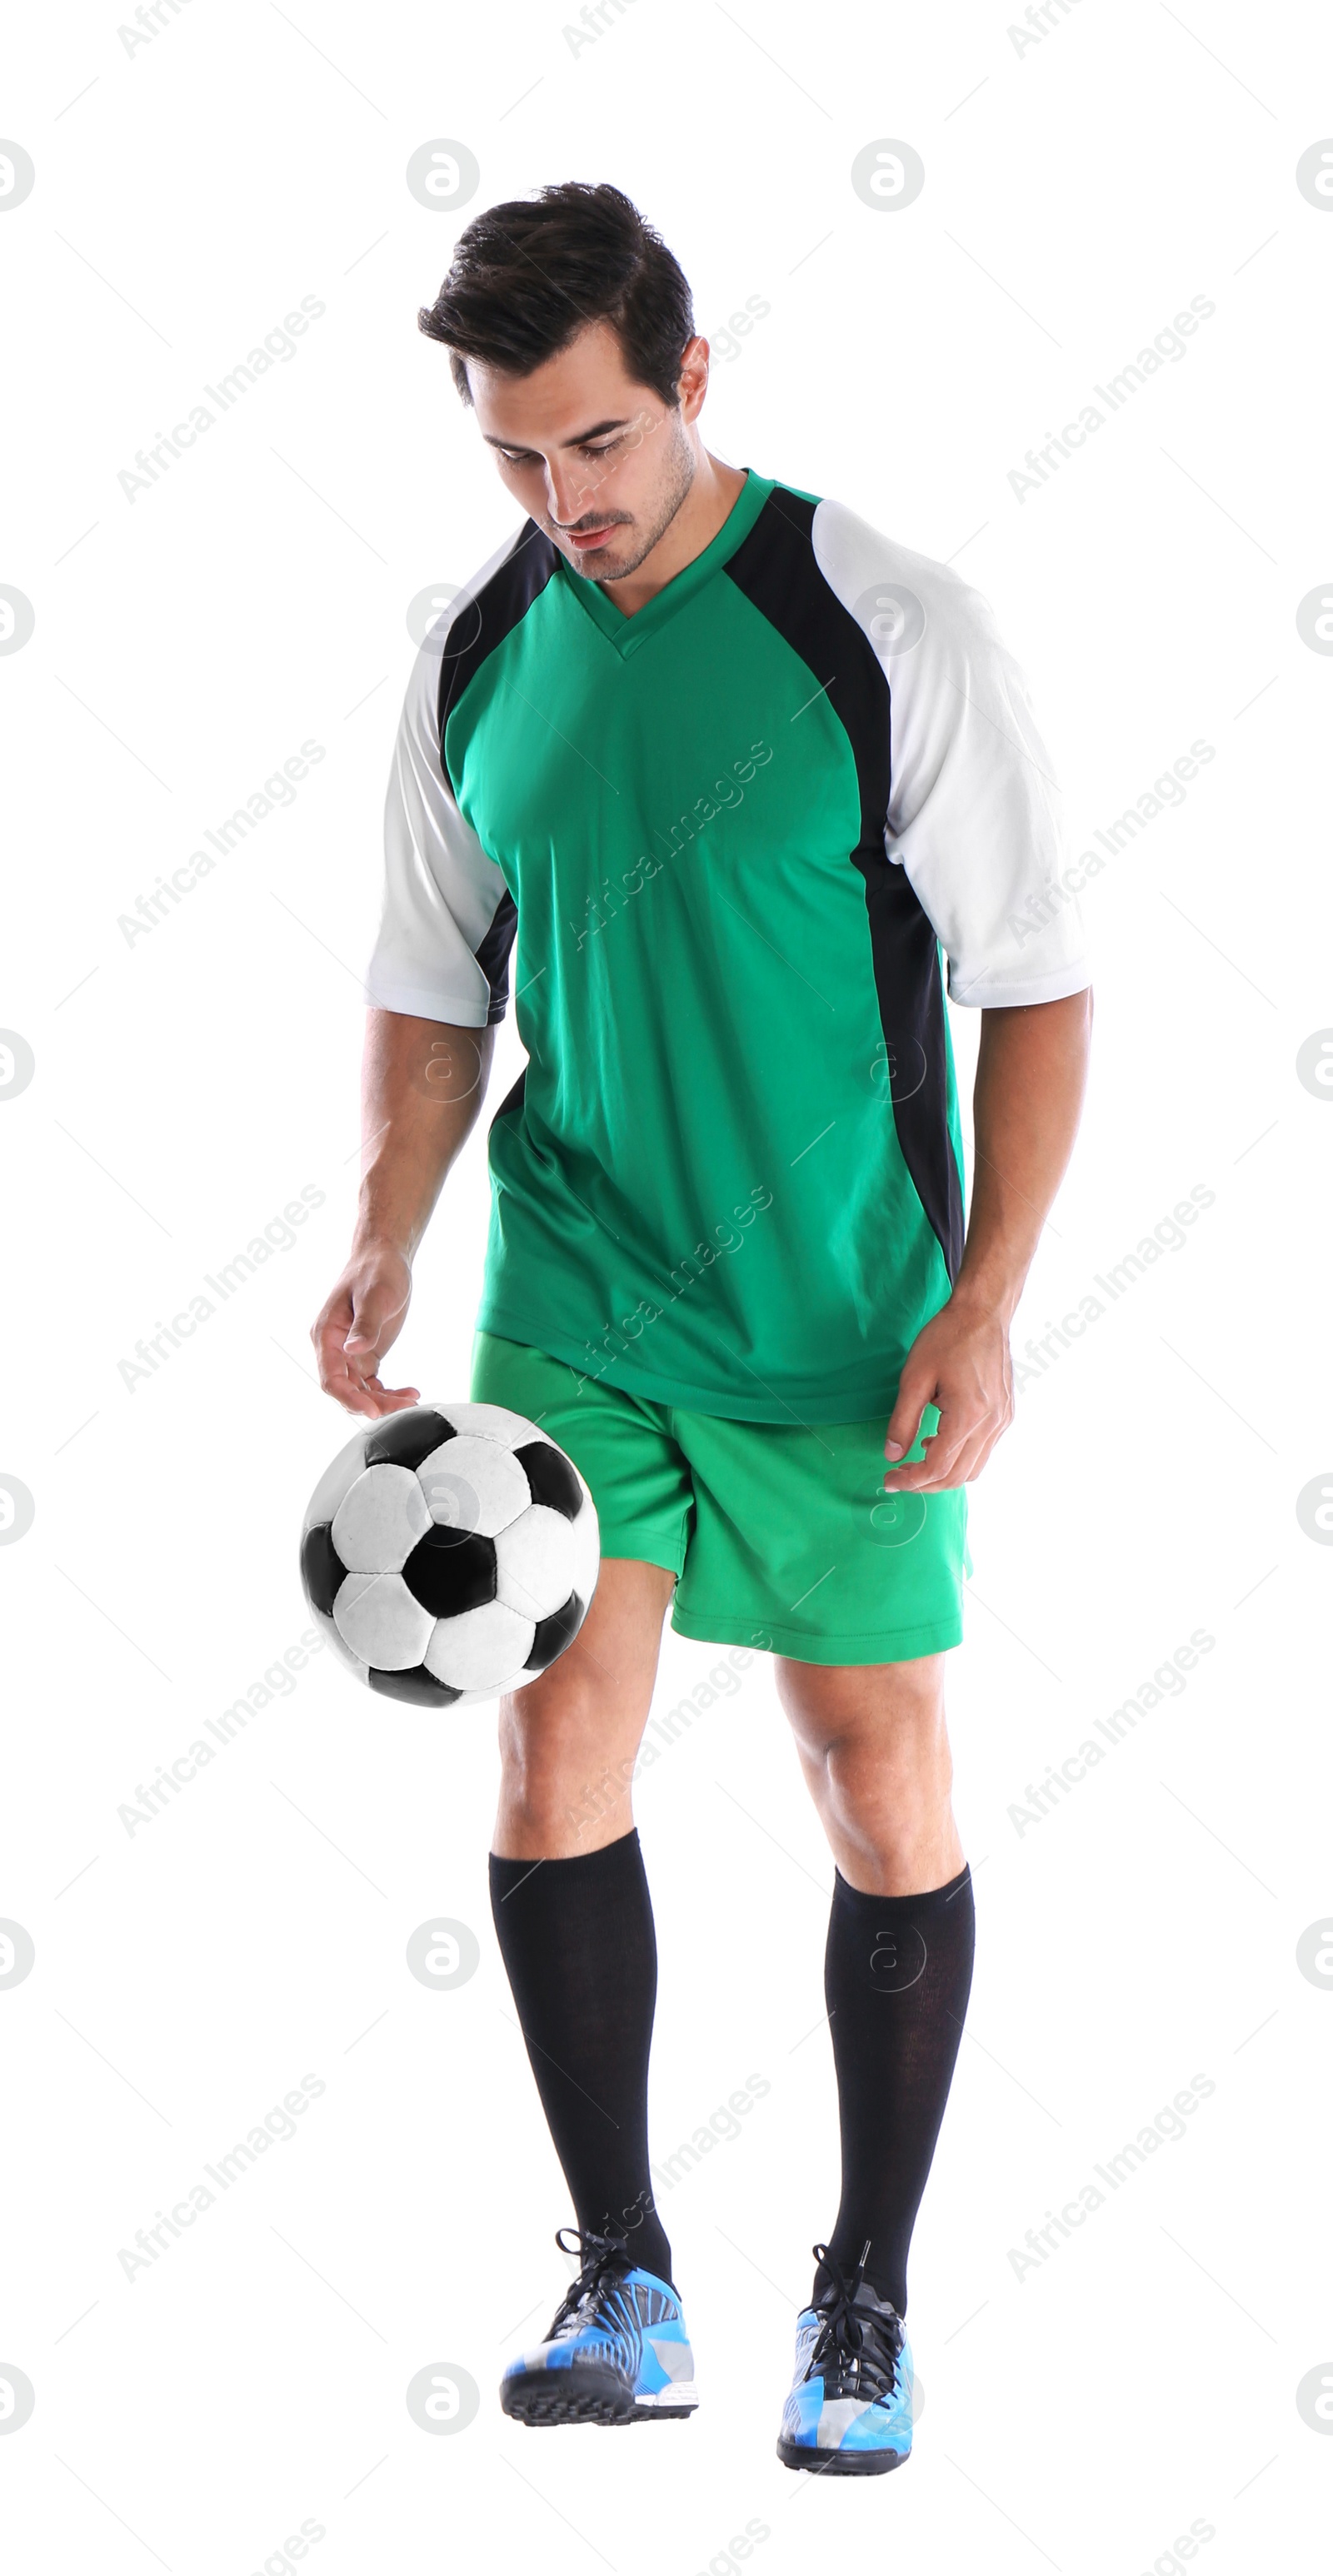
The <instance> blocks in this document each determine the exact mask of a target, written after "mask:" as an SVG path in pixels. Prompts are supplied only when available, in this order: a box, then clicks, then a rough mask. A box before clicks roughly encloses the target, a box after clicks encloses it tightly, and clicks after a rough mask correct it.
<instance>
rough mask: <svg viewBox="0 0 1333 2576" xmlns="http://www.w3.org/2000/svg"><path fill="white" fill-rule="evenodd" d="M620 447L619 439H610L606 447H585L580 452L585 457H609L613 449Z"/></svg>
mask: <svg viewBox="0 0 1333 2576" xmlns="http://www.w3.org/2000/svg"><path fill="white" fill-rule="evenodd" d="M619 445H620V441H619V439H618V438H608V440H607V442H606V445H605V447H585V448H582V449H581V450H580V453H581V454H582V455H584V456H609V455H610V454H611V451H612V449H613V448H615V447H619Z"/></svg>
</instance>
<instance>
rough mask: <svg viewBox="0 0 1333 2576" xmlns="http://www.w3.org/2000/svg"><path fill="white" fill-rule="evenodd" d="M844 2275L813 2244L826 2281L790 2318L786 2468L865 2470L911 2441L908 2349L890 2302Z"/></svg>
mask: <svg viewBox="0 0 1333 2576" xmlns="http://www.w3.org/2000/svg"><path fill="white" fill-rule="evenodd" d="M869 2251H870V2248H869V2246H868V2245H867V2246H866V2248H865V2252H864V2253H863V2254H862V2256H861V2260H860V2263H859V2264H858V2265H857V2268H856V2273H855V2276H854V2278H853V2279H852V2281H851V2282H850V2283H849V2282H848V2281H847V2279H846V2276H845V2274H844V2273H843V2270H842V2267H841V2265H840V2264H838V2263H836V2262H835V2261H834V2259H833V2257H832V2255H831V2254H830V2253H829V2250H828V2247H827V2245H816V2246H815V2248H814V2254H815V2259H816V2261H817V2262H819V2263H821V2264H822V2265H823V2268H824V2277H825V2281H826V2283H827V2284H828V2287H827V2288H826V2290H825V2294H824V2296H823V2297H822V2298H821V2299H820V2300H819V2301H818V2303H817V2305H815V2306H813V2307H809V2308H803V2309H802V2311H801V2314H800V2316H799V2317H798V2319H797V2321H796V2375H795V2378H794V2379H793V2381H792V2385H791V2394H790V2396H789V2397H788V2399H787V2403H786V2406H785V2408H784V2409H783V2416H782V2431H781V2433H780V2434H779V2436H778V2458H779V2459H780V2460H781V2461H782V2463H783V2466H784V2467H785V2468H788V2469H821V2470H827V2472H828V2474H829V2476H830V2477H835V2478H838V2477H843V2478H873V2477H880V2476H882V2475H883V2473H884V2471H885V2470H886V2469H896V2468H897V2467H898V2466H899V2465H900V2463H901V2462H902V2461H903V2460H905V2459H906V2458H907V2455H908V2453H909V2451H910V2450H911V2448H912V2351H911V2346H910V2344H909V2343H908V2340H907V2330H906V2328H905V2326H904V2324H903V2321H902V2318H901V2317H900V2316H899V2314H898V2311H897V2309H896V2308H894V2307H891V2306H890V2304H889V2301H888V2300H887V2299H881V2298H880V2297H879V2296H878V2294H877V2292H876V2291H875V2290H873V2289H872V2288H871V2285H870V2283H869V2281H867V2280H865V2279H864V2278H863V2277H862V2276H863V2273H864V2270H865V2261H866V2255H867V2254H868V2253H869Z"/></svg>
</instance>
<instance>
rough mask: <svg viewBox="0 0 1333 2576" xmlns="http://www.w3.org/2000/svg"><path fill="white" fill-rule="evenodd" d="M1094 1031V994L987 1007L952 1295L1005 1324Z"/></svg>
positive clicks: (1072, 1126)
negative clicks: (970, 1173)
mask: <svg viewBox="0 0 1333 2576" xmlns="http://www.w3.org/2000/svg"><path fill="white" fill-rule="evenodd" d="M1091 1033H1092V994H1091V992H1090V991H1089V992H1085V993H1072V994H1070V996H1069V997H1068V999H1067V1000H1064V1001H1059V1002H1037V1003H1034V1004H1032V1005H1031V1006H1030V1007H1029V1008H1027V1009H1018V1010H1007V1011H1000V1010H993V1011H985V1012H983V1014H982V1023H981V1047H980V1052H979V1054H978V1058H977V1078H976V1087H975V1090H974V1093H973V1129H974V1153H973V1166H974V1177H973V1184H972V1210H971V1215H970V1217H969V1220H968V1228H967V1242H966V1245H965V1247H964V1252H963V1259H962V1263H961V1265H960V1268H959V1273H958V1278H957V1280H956V1282H955V1285H954V1292H953V1293H954V1301H955V1302H957V1303H959V1304H963V1305H970V1306H976V1307H977V1308H978V1309H985V1310H988V1311H989V1312H991V1313H993V1314H995V1315H997V1316H998V1317H999V1318H1000V1319H1001V1320H1002V1321H1003V1322H1004V1323H1005V1324H1006V1325H1008V1323H1009V1322H1010V1320H1011V1318H1012V1316H1013V1313H1014V1309H1015V1307H1016V1306H1017V1304H1018V1300H1019V1297H1020V1295H1021V1293H1022V1288H1023V1282H1024V1280H1025V1279H1026V1277H1027V1274H1028V1269H1029V1266H1030V1264H1031V1261H1032V1256H1033V1254H1034V1253H1035V1251H1036V1249H1037V1244H1038V1241H1039V1239H1040V1236H1041V1230H1042V1227H1043V1225H1044V1224H1045V1222H1046V1216H1047V1212H1048V1210H1049V1208H1050V1206H1051V1203H1052V1201H1053V1199H1054V1197H1055V1194H1056V1191H1057V1190H1058V1188H1059V1186H1060V1183H1061V1180H1062V1179H1063V1177H1064V1173H1065V1168H1066V1166H1067V1164H1068V1161H1069V1157H1070V1153H1071V1152H1072V1150H1073V1144H1074V1138H1075V1135H1076V1134H1077V1132H1078V1122H1079V1115H1080V1111H1081V1109H1082V1105H1083V1092H1084V1086H1085V1083H1086V1080H1087V1067H1088V1049H1089V1043H1090V1039H1091Z"/></svg>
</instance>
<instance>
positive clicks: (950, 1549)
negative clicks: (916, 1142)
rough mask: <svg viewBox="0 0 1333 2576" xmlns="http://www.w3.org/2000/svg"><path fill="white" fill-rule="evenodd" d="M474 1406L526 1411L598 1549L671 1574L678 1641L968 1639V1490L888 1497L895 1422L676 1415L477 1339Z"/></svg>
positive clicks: (800, 1652) (909, 1650)
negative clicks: (567, 1464) (585, 1495)
mask: <svg viewBox="0 0 1333 2576" xmlns="http://www.w3.org/2000/svg"><path fill="white" fill-rule="evenodd" d="M472 1400H473V1402H474V1403H477V1404H503V1405H507V1406H508V1407H509V1409H510V1411H511V1412H514V1413H523V1414H526V1415H527V1418H528V1420H529V1421H530V1422H538V1423H540V1425H541V1427H542V1430H543V1431H545V1432H546V1433H547V1434H548V1436H549V1437H550V1438H551V1439H552V1440H555V1441H558V1442H559V1445H560V1447H561V1448H562V1449H565V1450H567V1451H568V1453H569V1455H570V1457H571V1458H572V1459H573V1460H574V1463H575V1465H576V1467H577V1468H578V1469H579V1472H580V1474H581V1475H582V1476H583V1477H584V1479H585V1481H586V1483H587V1485H588V1487H589V1490H590V1491H591V1494H592V1498H593V1501H594V1502H595V1504H596V1506H597V1517H598V1521H599V1523H600V1527H601V1542H602V1554H603V1556H631V1557H639V1558H642V1559H644V1560H645V1561H646V1562H647V1563H648V1564H650V1565H663V1566H665V1567H666V1568H667V1569H668V1571H669V1572H670V1573H672V1574H674V1575H675V1576H676V1577H677V1583H676V1591H675V1597H674V1601H673V1604H672V1611H671V1624H672V1627H673V1628H676V1629H678V1630H679V1632H680V1634H681V1636H683V1637H699V1638H704V1639H706V1640H708V1641H709V1642H710V1643H716V1644H720V1645H728V1646H752V1647H754V1648H756V1649H757V1650H758V1651H759V1652H761V1653H763V1652H767V1653H769V1654H775V1655H791V1656H793V1657H794V1658H795V1659H796V1661H797V1662H799V1663H806V1664H892V1663H905V1662H907V1661H909V1660H910V1659H911V1657H913V1656H915V1655H934V1654H938V1653H940V1652H941V1651H942V1650H943V1649H944V1648H945V1647H948V1646H956V1645H958V1644H959V1643H960V1641H961V1639H962V1634H963V1619H962V1587H963V1576H964V1574H965V1573H966V1574H970V1573H971V1571H972V1564H971V1559H970V1557H969V1555H968V1552H967V1490H966V1487H964V1486H959V1487H958V1488H957V1489H956V1490H955V1491H952V1492H950V1493H943V1494H913V1493H907V1494H893V1493H887V1492H885V1490H884V1482H883V1480H884V1472H885V1464H886V1462H885V1457H884V1435H885V1432H886V1430H887V1428H888V1423H887V1417H886V1416H885V1415H882V1414H876V1415H875V1417H874V1419H873V1420H872V1421H869V1422H837V1423H827V1422H821V1423H817V1424H815V1425H814V1426H813V1427H812V1428H810V1429H804V1428H802V1427H800V1426H799V1425H788V1424H786V1423H782V1422H732V1421H728V1420H725V1419H724V1418H722V1417H721V1416H719V1415H717V1414H711V1413H684V1412H681V1411H679V1410H678V1409H677V1407H676V1406H675V1405H670V1404H651V1403H648V1402H646V1401H645V1400H644V1399H643V1398H641V1397H639V1396H636V1395H628V1394H626V1392H625V1390H624V1389H623V1388H622V1387H614V1386H607V1385H605V1384H604V1383H603V1384H596V1385H594V1384H592V1383H590V1382H589V1380H587V1379H586V1378H584V1379H582V1380H580V1377H579V1373H578V1371H577V1370H575V1369H572V1368H570V1367H569V1366H568V1364H567V1363H566V1362H565V1361H564V1360H557V1359H552V1358H551V1357H550V1356H549V1355H548V1354H547V1353H546V1352H545V1351H538V1350H533V1349H531V1348H530V1347H529V1346H528V1345H527V1344H526V1343H522V1342H509V1341H503V1340H501V1339H500V1338H499V1337H498V1336H497V1335H496V1334H494V1333H482V1332H479V1333H478V1334H477V1336H476V1341H475V1344H474V1347H473V1356H472ZM932 1413H933V1408H930V1409H928V1411H927V1414H926V1420H925V1427H926V1429H927V1430H930V1429H933V1428H934V1422H935V1421H938V1419H939V1417H938V1415H937V1414H936V1415H934V1420H932ZM909 1454H910V1455H911V1456H912V1457H913V1458H919V1457H920V1456H921V1455H922V1451H921V1448H920V1446H919V1445H918V1446H917V1447H916V1448H915V1449H913V1450H912V1451H911V1452H910V1453H909Z"/></svg>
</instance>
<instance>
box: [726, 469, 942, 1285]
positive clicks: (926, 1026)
mask: <svg viewBox="0 0 1333 2576" xmlns="http://www.w3.org/2000/svg"><path fill="white" fill-rule="evenodd" d="M815 508H816V504H815V503H814V502H813V501H807V500H802V498H801V497H800V495H799V494H798V493H795V492H789V491H787V490H786V489H785V487H784V486H783V485H781V484H779V485H777V486H776V488H775V489H774V490H773V491H772V492H771V493H770V495H769V497H768V499H767V501H766V502H765V504H764V507H763V509H762V510H761V511H760V513H759V516H758V518H757V519H756V521H755V523H754V526H753V527H752V529H751V530H750V533H749V535H748V537H746V538H744V539H743V540H742V542H741V544H740V545H739V546H738V547H737V549H736V552H735V553H734V555H732V556H730V557H729V558H728V560H727V562H726V563H725V564H724V565H723V567H722V569H723V571H724V572H725V573H726V575H727V578H728V580H730V581H734V582H735V584H736V586H737V589H738V590H741V591H743V592H744V594H745V597H746V598H747V599H748V600H750V601H751V602H752V604H753V606H754V607H755V608H757V609H758V610H759V612H760V614H761V615H762V616H764V617H766V618H767V619H768V620H769V623H770V625H772V626H775V627H776V628H777V631H778V633H779V634H780V635H781V636H782V637H783V638H784V639H785V641H786V642H787V643H788V644H790V646H791V648H792V650H793V652H795V653H799V654H800V657H801V659H802V661H803V662H804V663H805V664H806V665H807V667H808V668H809V670H810V671H811V672H812V673H813V675H814V678H815V681H816V684H817V685H818V687H819V688H821V689H822V690H823V691H824V694H825V695H826V697H827V698H828V701H829V704H830V706H831V707H832V709H833V712H834V714H835V715H836V716H837V717H838V718H839V719H840V721H841V723H842V725H843V727H844V728H845V730H846V734H847V738H848V741H849V742H850V744H851V747H852V753H853V756H854V758H855V761H856V775H857V782H858V785H859V787H860V793H861V837H860V839H859V841H858V842H857V845H856V848H855V849H854V850H852V851H849V853H848V855H849V857H850V858H851V860H852V863H853V865H854V866H855V867H857V868H858V869H859V870H860V873H861V875H862V877H863V878H864V880H865V889H866V913H867V916H868V919H869V924H870V950H871V958H872V962H873V967H874V976H875V991H876V994H877V996H878V1000H879V1016H880V1024H881V1026H882V1028H883V1031H884V1038H885V1044H886V1046H887V1048H888V1055H889V1066H890V1069H891V1090H892V1072H893V1069H894V1068H896V1067H897V1066H898V1065H899V1064H902V1065H903V1066H904V1067H908V1066H910V1067H911V1068H912V1069H913V1071H915V1068H916V1067H917V1066H918V1065H919V1064H921V1063H924V1067H925V1074H924V1079H923V1080H922V1081H921V1082H920V1083H919V1084H918V1085H916V1087H915V1088H913V1089H912V1091H911V1092H910V1094H909V1095H908V1096H905V1097H904V1098H902V1099H897V1098H894V1100H893V1115H894V1120H895V1123H896V1126H897V1131H898V1142H899V1144H900V1145H901V1147H902V1153H903V1160H904V1162H905V1163H906V1165H907V1168H908V1171H909V1172H910V1173H911V1176H912V1181H913V1184H914V1186H915V1189H916V1192H917V1196H918V1197H919V1199H920V1201H921V1204H922V1206H923V1208H924V1209H925V1212H926V1215H927V1217H928V1218H929V1220H930V1223H931V1226H932V1227H933V1229H934V1232H935V1234H936V1236H937V1238H938V1241H939V1245H940V1249H941V1251H942V1252H943V1254H944V1259H945V1265H946V1267H947V1270H948V1274H949V1279H950V1282H951V1283H952V1281H953V1280H954V1279H955V1278H956V1277H957V1275H958V1266H959V1263H960V1261H961V1260H962V1256H963V1201H962V1188H961V1185H960V1182H959V1178H958V1165H957V1162H956V1160H955V1158H954V1152H953V1147H952V1144H951V1141H950V1137H949V1122H948V1073H947V1057H946V1053H945V1028H944V996H943V992H942V990H941V986H940V971H939V951H938V943H937V940H936V936H935V931H934V928H933V926H932V924H931V922H930V920H929V918H928V916H927V914H926V913H925V912H924V910H923V909H922V906H921V904H920V903H919V902H918V900H917V897H916V894H915V891H914V889H913V886H912V882H911V879H910V877H909V876H908V874H907V870H906V868H903V867H895V865H894V864H893V862H892V860H890V859H889V858H888V857H887V856H886V853H885V849H884V825H885V819H886V817H887V814H888V810H889V788H890V780H891V765H890V762H891V755H890V739H891V736H890V715H891V708H890V692H889V684H888V681H887V680H886V678H885V676H884V672H883V669H882V667H881V665H880V663H879V660H878V658H877V656H876V654H875V652H874V650H873V648H872V646H871V644H870V642H869V640H868V638H867V637H866V636H865V635H864V634H863V633H862V630H861V628H860V627H859V626H858V625H857V622H856V619H855V618H854V617H853V616H852V614H851V611H850V609H846V608H844V607H843V604H842V602H841V600H840V599H839V598H838V595H837V593H836V591H834V590H832V589H830V587H829V584H828V583H827V582H826V581H825V579H824V576H823V574H822V573H821V571H820V569H819V566H818V564H817V563H816V561H815V552H814V545H813V542H812V538H811V524H812V522H813V519H814V515H815Z"/></svg>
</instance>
